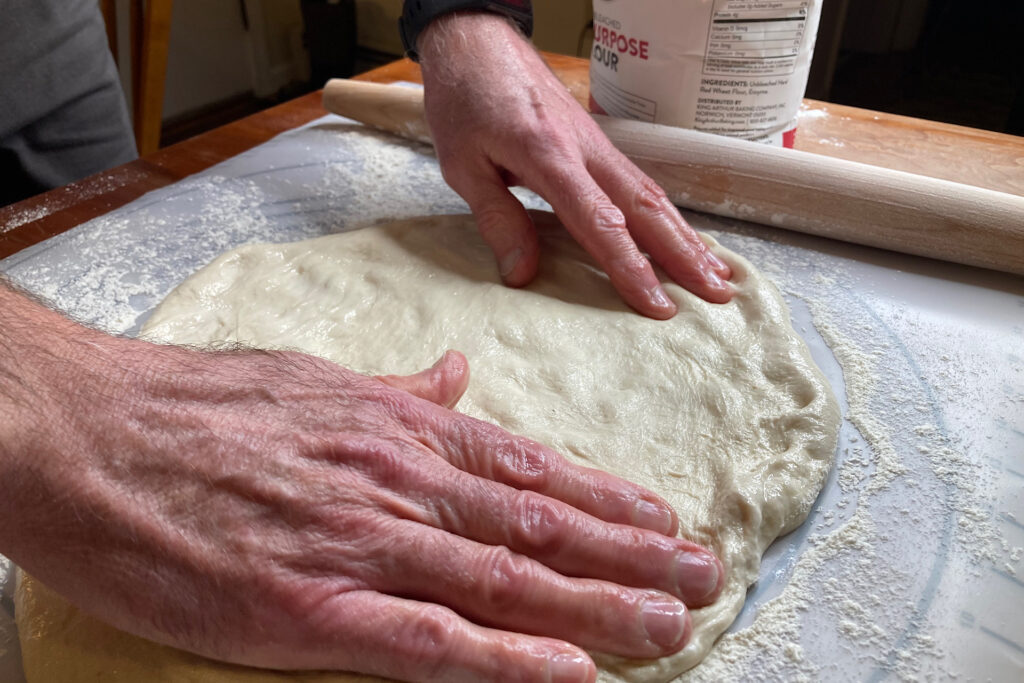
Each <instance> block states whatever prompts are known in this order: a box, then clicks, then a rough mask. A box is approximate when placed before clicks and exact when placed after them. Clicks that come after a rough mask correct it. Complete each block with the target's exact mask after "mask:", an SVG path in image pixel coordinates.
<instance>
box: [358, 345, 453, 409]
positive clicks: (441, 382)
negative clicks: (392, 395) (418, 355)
mask: <svg viewBox="0 0 1024 683" xmlns="http://www.w3.org/2000/svg"><path fill="white" fill-rule="evenodd" d="M377 379H379V380H380V381H381V382H384V384H387V385H388V386H390V387H393V388H395V389H399V390H401V391H406V392H408V393H410V394H412V395H413V396H416V397H418V398H422V399H423V400H425V401H431V402H433V403H436V404H438V405H441V406H444V407H445V408H454V407H455V404H456V403H458V402H459V399H460V398H462V395H463V394H464V393H466V387H467V386H469V361H467V360H466V357H465V356H463V355H462V354H461V353H459V352H458V351H445V353H444V355H443V356H441V358H440V360H438V361H437V362H436V363H434V364H433V365H432V366H431V367H429V368H427V369H426V370H422V371H420V372H417V373H416V374H414V375H378V377H377Z"/></svg>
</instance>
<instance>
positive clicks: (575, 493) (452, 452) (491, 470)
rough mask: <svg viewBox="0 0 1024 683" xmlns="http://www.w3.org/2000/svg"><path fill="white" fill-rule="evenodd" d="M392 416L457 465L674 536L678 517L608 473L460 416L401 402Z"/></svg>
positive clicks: (651, 496) (652, 496)
mask: <svg viewBox="0 0 1024 683" xmlns="http://www.w3.org/2000/svg"><path fill="white" fill-rule="evenodd" d="M391 417H392V418H393V419H394V420H396V421H397V422H398V423H399V424H401V425H402V426H403V427H404V428H405V429H406V430H407V431H408V432H409V434H410V435H411V436H412V437H413V438H415V439H416V440H417V441H418V442H419V443H421V444H423V445H425V446H426V447H427V448H429V449H430V450H432V451H433V452H434V453H436V454H438V455H440V456H441V457H442V458H443V459H444V460H446V461H447V462H448V463H450V464H452V465H454V466H455V467H456V468H458V469H460V470H462V471H464V472H468V473H470V474H473V475H476V476H478V477H483V478H485V479H490V480H491V481H496V482H499V483H502V484H506V485H508V486H511V487H513V488H516V489H523V490H529V491H536V492H537V493H542V494H544V495H546V496H549V497H551V498H557V499H558V500H561V501H564V502H566V503H568V504H569V505H572V506H573V507H575V508H578V509H580V510H582V511H584V512H586V513H588V514H590V515H593V516H594V517H597V518H599V519H603V520H605V521H608V522H613V523H617V524H628V525H632V526H637V527H642V528H645V529H651V530H652V531H656V532H658V533H660V534H666V535H669V536H672V535H675V534H676V532H677V530H678V528H679V520H678V517H677V516H676V513H675V511H674V510H673V509H672V507H671V506H670V505H669V504H668V503H667V502H665V500H664V499H662V498H661V497H660V496H658V495H657V494H655V493H653V492H651V491H649V490H647V489H645V488H644V487H642V486H638V485H636V484H634V483H632V482H629V481H626V480H624V479H621V478H619V477H616V476H614V475H612V474H609V473H607V472H603V471H601V470H598V469H593V468H589V467H579V466H577V465H573V464H572V463H570V462H569V461H568V460H566V459H565V458H564V457H562V455H560V454H559V453H557V452H555V451H554V450H552V449H550V448H548V447H547V446H544V445H542V444H539V443H537V442H536V441H531V440H530V439H526V438H523V437H519V436H515V435H513V434H510V433H508V432H507V431H505V430H504V429H501V428H500V427H497V426H495V425H492V424H490V423H487V422H484V421H482V420H477V419H475V418H471V417H468V416H465V415H453V414H452V413H450V412H444V411H440V410H438V409H437V408H436V407H433V406H430V405H429V404H420V405H414V404H405V405H402V406H400V407H398V408H396V409H395V410H393V412H392V415H391Z"/></svg>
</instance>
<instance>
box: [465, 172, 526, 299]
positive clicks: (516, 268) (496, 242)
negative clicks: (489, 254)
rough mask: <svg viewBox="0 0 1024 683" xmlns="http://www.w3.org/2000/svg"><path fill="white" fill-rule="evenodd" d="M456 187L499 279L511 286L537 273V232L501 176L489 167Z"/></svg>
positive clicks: (520, 283)
mask: <svg viewBox="0 0 1024 683" xmlns="http://www.w3.org/2000/svg"><path fill="white" fill-rule="evenodd" d="M456 190H457V191H458V192H459V194H460V195H462V198H463V199H465V200H466V203H467V204H469V208H470V210H471V211H472V212H473V217H474V218H475V219H476V225H477V229H478V230H479V231H480V236H481V237H483V239H484V241H485V242H487V245H488V246H489V247H490V248H491V250H492V251H493V252H494V257H495V259H496V260H497V262H498V272H499V273H500V274H501V279H502V282H504V283H505V284H507V285H509V286H511V287H522V286H524V285H527V284H529V283H530V281H531V280H533V278H534V276H535V275H536V274H537V264H538V259H539V254H540V247H539V244H538V242H537V232H536V230H534V227H533V221H532V220H531V219H530V216H529V214H528V213H527V212H526V209H524V208H523V205H522V203H521V202H520V201H519V200H518V199H516V197H515V195H513V194H512V193H511V192H509V191H508V188H507V187H506V186H505V183H504V181H503V180H502V177H501V175H499V173H498V172H497V171H495V170H494V169H493V168H492V169H489V171H485V172H481V173H478V174H474V175H473V176H472V177H471V179H470V180H469V182H463V183H459V184H458V187H456Z"/></svg>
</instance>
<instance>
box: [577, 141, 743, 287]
mask: <svg viewBox="0 0 1024 683" xmlns="http://www.w3.org/2000/svg"><path fill="white" fill-rule="evenodd" d="M588 168H589V170H590V171H591V173H592V174H593V177H594V179H595V180H597V182H598V184H600V186H601V187H602V188H604V189H605V190H606V191H607V192H608V195H609V197H610V198H611V199H612V201H614V202H615V203H616V205H617V206H619V207H621V208H622V210H623V211H624V213H625V215H626V219H627V223H628V225H629V230H630V232H631V234H632V235H633V236H634V237H635V238H636V240H637V242H638V243H639V244H640V246H641V247H642V248H643V249H644V250H645V251H646V252H647V253H648V254H650V256H651V258H652V259H653V260H654V261H655V262H656V263H658V264H659V265H660V266H661V267H662V268H664V269H665V271H666V272H667V273H668V274H669V277H671V278H672V279H673V280H674V281H675V282H677V283H678V284H680V285H682V286H683V287H685V288H686V289H688V290H690V291H691V292H693V293H694V294H697V295H698V296H700V297H701V298H703V299H705V300H707V301H710V302H712V303H726V302H728V301H729V300H730V299H731V298H732V294H733V289H732V286H731V285H730V284H728V283H727V282H726V281H725V280H727V279H728V278H729V277H731V276H732V271H731V269H730V268H729V266H728V265H727V264H726V263H725V262H723V261H722V260H721V259H719V258H718V257H717V256H715V254H714V253H712V252H711V250H710V249H709V248H708V247H707V245H706V244H704V241H703V240H701V239H700V236H699V235H697V233H696V232H695V231H694V230H693V228H691V227H690V226H689V224H687V222H686V221H685V220H684V219H683V217H682V215H680V213H679V211H678V210H677V209H676V207H675V206H674V205H673V204H672V202H671V201H669V199H668V197H667V196H666V195H665V192H664V190H662V189H661V187H659V186H658V184H657V183H655V182H654V181H653V180H651V179H650V178H648V177H647V176H646V175H644V174H643V172H641V171H640V169H638V168H636V167H635V166H634V165H633V163H632V162H631V161H629V159H627V158H626V157H625V156H623V155H622V154H620V153H619V152H618V151H617V150H611V151H610V152H607V153H606V154H605V155H604V156H603V157H601V158H600V160H599V161H598V162H593V163H591V164H589V165H588Z"/></svg>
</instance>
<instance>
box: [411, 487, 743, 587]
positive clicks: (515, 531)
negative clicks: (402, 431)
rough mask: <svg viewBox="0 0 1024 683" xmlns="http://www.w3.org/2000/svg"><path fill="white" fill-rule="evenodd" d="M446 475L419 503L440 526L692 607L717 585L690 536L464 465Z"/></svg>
mask: <svg viewBox="0 0 1024 683" xmlns="http://www.w3.org/2000/svg"><path fill="white" fill-rule="evenodd" d="M444 481H445V482H446V488H445V489H444V490H440V491H437V492H435V493H434V494H433V495H431V496H429V497H428V498H426V499H424V500H422V503H423V504H424V505H425V506H426V507H427V508H428V509H431V510H432V512H433V515H432V517H433V520H432V523H433V524H434V525H435V526H439V527H441V528H443V529H444V530H446V531H449V532H452V533H455V534H458V535H459V536H462V537H465V538H471V539H473V540H476V541H479V542H481V543H485V544H487V545H494V546H498V545H503V546H506V547H508V548H510V549H511V550H513V551H515V552H517V553H520V554H522V555H525V556H527V557H530V558H532V559H534V560H537V561H539V562H541V563H543V564H544V565H546V566H548V567H550V568H552V569H554V570H556V571H558V572H560V573H561V574H564V575H566V576H575V577H586V578H593V579H601V580H604V581H610V582H613V583H616V584H619V585H622V586H634V587H637V588H654V589H657V590H660V591H664V592H666V593H670V594H672V595H674V596H676V597H678V598H680V599H682V600H683V601H684V602H685V603H686V604H687V605H689V606H691V607H703V606H704V605H708V604H710V603H712V602H714V601H715V599H716V598H717V597H718V595H719V593H720V592H721V588H722V586H723V584H724V581H723V577H724V572H723V571H722V565H721V563H720V562H719V561H718V558H716V557H715V556H714V555H713V554H712V553H711V552H710V551H708V550H706V549H704V548H702V547H701V546H699V545H697V544H695V543H692V542H690V541H687V540H684V539H679V538H670V537H668V536H664V535H662V534H659V533H655V532H653V531H648V530H643V529H638V528H636V527H632V526H626V525H621V524H609V523H607V522H604V521H602V520H599V519H597V518H595V517H592V516H591V515H588V514H586V513H584V512H581V511H580V510H578V509H576V508H574V507H572V506H570V505H568V504H566V503H563V502H561V501H558V500H555V499H554V498H549V497H548V496H544V495H541V494H539V493H535V492H532V491H519V490H516V489H512V488H510V487H508V486H505V485H503V484H497V483H494V482H490V481H487V480H484V479H481V478H479V477H473V476H472V475H469V474H466V473H463V472H458V471H456V472H452V473H447V474H446V476H445V477H444ZM453 490H456V491H458V495H457V496H453V495H451V491H453Z"/></svg>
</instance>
